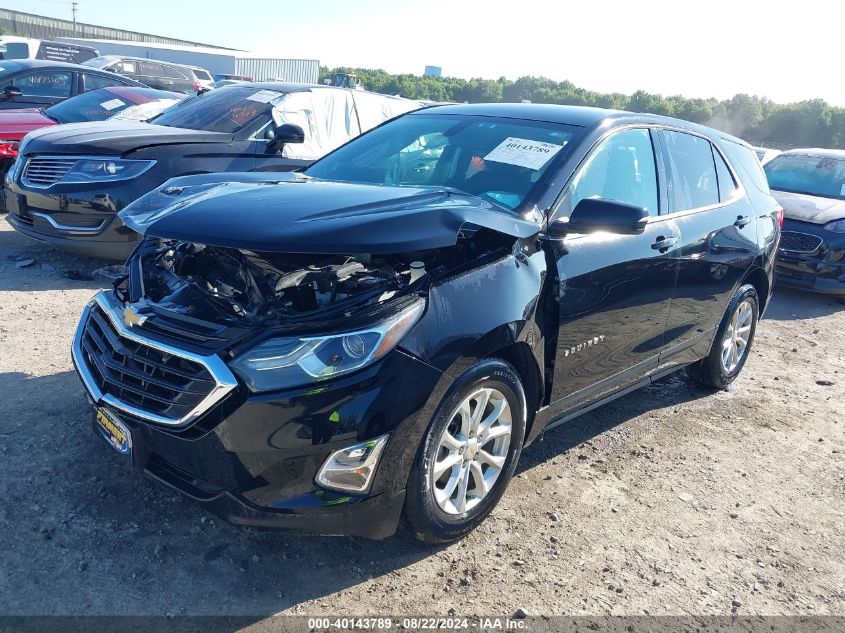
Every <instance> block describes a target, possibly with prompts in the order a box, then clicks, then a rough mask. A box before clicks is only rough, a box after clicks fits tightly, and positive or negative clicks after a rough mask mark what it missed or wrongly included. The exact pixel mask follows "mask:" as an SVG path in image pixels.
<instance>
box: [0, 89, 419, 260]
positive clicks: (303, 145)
mask: <svg viewBox="0 0 845 633" xmlns="http://www.w3.org/2000/svg"><path fill="white" fill-rule="evenodd" d="M419 106H420V104H419V102H416V101H409V100H407V99H400V98H397V97H388V96H384V95H376V94H373V93H367V92H363V91H352V90H347V89H343V88H330V87H327V86H307V85H300V84H273V83H254V84H239V85H237V86H226V87H223V88H220V89H218V90H213V91H210V92H208V93H205V94H203V95H200V96H197V97H193V98H191V99H187V100H185V101H183V102H181V103H180V104H178V105H176V106H174V107H172V108H170V109H169V110H167V111H166V112H164V113H163V114H161V115H160V116H158V117H156V118H154V119H152V120H151V121H150V122H149V123H131V122H126V123H121V124H120V125H115V124H113V123H80V124H75V125H64V126H61V127H57V128H55V129H47V130H41V131H36V132H33V133H31V134H29V135H28V136H27V137H26V139H25V140H24V142H23V143H22V144H21V147H20V150H19V151H20V154H19V157H18V160H17V162H16V166H17V168H12V169H10V170H9V173H8V174H7V176H6V181H5V182H6V187H7V196H6V206H7V208H8V210H9V211H10V215H9V216H8V218H7V219H8V221H9V222H10V223H11V224H12V226H14V227H15V228H16V229H17V230H18V231H20V232H21V233H23V234H25V235H27V236H29V237H32V238H35V239H38V240H41V241H44V242H47V243H49V244H52V245H53V246H56V247H57V248H62V249H64V250H68V251H71V252H76V253H82V254H86V255H97V256H100V257H106V258H111V259H119V260H125V259H126V257H127V256H128V255H129V253H130V252H131V251H132V249H133V248H134V247H135V244H136V243H137V241H138V240H139V236H138V235H137V234H136V233H134V232H133V231H131V230H130V229H128V228H127V227H126V226H124V225H123V223H122V222H120V221H119V220H118V219H117V218H116V216H115V211H120V210H121V209H122V208H123V207H125V206H126V205H127V204H129V203H130V202H132V201H133V200H135V199H136V198H138V197H140V196H141V195H143V194H145V193H147V192H149V191H150V190H152V189H154V188H155V187H157V186H159V185H160V184H161V183H163V182H164V181H165V180H167V179H168V178H171V177H173V176H180V175H183V174H192V173H193V174H196V173H214V172H225V171H289V170H293V169H298V168H300V167H304V166H306V165H309V164H310V163H311V162H312V161H313V160H314V159H316V158H319V157H320V156H323V155H324V154H326V153H327V152H329V151H330V150H332V149H334V148H336V147H337V146H339V145H341V144H342V143H345V142H346V141H348V140H349V139H350V138H352V137H354V136H357V135H358V134H359V133H360V132H361V129H364V130H366V129H369V128H371V127H374V126H375V125H377V124H379V123H382V122H383V121H384V120H385V119H386V118H388V117H390V116H393V115H396V114H400V113H403V112H407V111H408V110H410V109H413V108H417V107H419ZM303 130H308V131H307V133H306V132H304V131H303ZM103 196H108V198H109V200H110V201H111V202H112V206H111V207H110V208H108V209H104V208H103V207H102V205H100V204H98V203H97V204H94V203H95V202H97V201H99V200H100V199H101V198H102V197H103ZM233 213H237V211H236V210H233Z"/></svg>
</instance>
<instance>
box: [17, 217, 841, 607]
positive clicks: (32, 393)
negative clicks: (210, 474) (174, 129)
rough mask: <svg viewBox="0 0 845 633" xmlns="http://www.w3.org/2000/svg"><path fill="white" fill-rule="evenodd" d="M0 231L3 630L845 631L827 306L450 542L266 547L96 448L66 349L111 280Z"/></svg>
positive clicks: (589, 418)
mask: <svg viewBox="0 0 845 633" xmlns="http://www.w3.org/2000/svg"><path fill="white" fill-rule="evenodd" d="M2 225H3V226H2V228H0V396H2V397H0V498H2V502H1V503H0V543H2V546H1V547H0V596H2V599H0V615H10V614H17V615H23V614H56V615H61V614H105V613H112V614H154V615H164V614H177V615H178V614H229V615H248V616H255V618H256V621H260V620H261V619H262V618H263V617H264V616H266V615H268V614H273V613H279V612H283V613H307V614H312V615H320V614H329V613H331V614H345V615H348V614H358V615H376V614H380V613H381V614H384V613H393V614H402V613H428V614H441V615H446V614H447V613H449V612H450V610H451V609H454V610H455V612H457V613H459V614H468V615H471V614H489V613H497V614H511V613H514V612H515V611H516V610H517V609H519V608H522V609H525V610H526V611H528V612H529V613H533V614H538V613H545V614H573V615H575V614H583V615H604V614H644V613H647V614H702V615H705V614H706V615H730V614H732V613H736V614H739V615H749V614H765V615H775V614H790V615H792V614H845V557H844V556H843V554H845V468H843V466H845V458H843V453H842V451H843V450H844V449H845V435H843V427H845V415H843V410H844V409H845V305H842V304H840V303H837V302H836V301H834V300H832V299H828V298H824V297H818V296H811V295H805V294H799V293H792V292H788V291H780V292H778V293H777V294H776V296H775V298H774V300H773V303H772V305H771V307H770V308H769V312H768V315H767V317H768V318H767V319H766V320H765V321H763V322H762V323H761V326H760V328H759V329H758V333H757V340H756V342H755V345H754V348H753V350H752V357H751V358H750V359H749V362H748V364H747V365H746V368H745V371H744V373H743V375H742V377H741V378H740V379H739V380H738V381H737V382H736V383H734V385H733V386H732V387H731V388H730V389H729V390H728V391H722V392H718V393H712V392H708V391H705V390H703V389H700V388H698V387H697V386H695V385H693V384H692V383H691V382H690V381H688V380H687V379H686V378H685V377H684V376H683V375H676V376H673V377H670V378H668V379H665V380H663V381H662V382H660V383H658V384H656V385H654V386H652V387H650V388H647V389H645V390H642V391H640V392H637V393H634V394H631V395H628V396H626V397H624V398H621V399H619V400H617V401H616V402H614V403H613V404H611V405H608V406H605V407H602V408H600V409H599V410H597V411H594V412H593V413H591V414H588V415H586V416H584V417H582V418H580V419H578V420H575V421H573V422H572V423H570V424H568V425H564V426H563V427H560V428H558V429H556V430H554V431H551V432H549V433H548V434H547V435H546V437H545V440H544V441H542V442H539V443H537V444H535V445H534V446H533V447H532V448H530V449H529V450H528V451H527V452H526V453H525V454H524V455H523V460H522V464H521V468H520V471H519V475H518V476H517V478H516V479H514V481H513V482H512V483H511V486H510V488H509V489H508V492H507V494H506V495H505V497H504V499H503V500H502V503H500V504H499V507H498V508H497V509H496V510H495V511H494V512H493V514H492V515H491V516H490V517H489V518H488V519H487V521H486V522H485V523H484V524H483V525H482V526H481V527H480V528H479V529H478V530H477V531H476V532H474V533H473V534H472V535H470V536H469V537H468V538H466V539H464V540H463V541H461V542H459V543H456V544H454V545H451V546H449V547H444V548H426V547H423V546H420V545H418V544H417V543H415V542H414V541H412V540H410V539H409V538H407V537H403V536H399V537H395V538H392V539H389V540H387V541H384V542H380V543H374V542H369V541H364V540H356V539H347V538H320V537H307V536H291V535H285V534H269V533H255V532H244V531H240V530H238V529H236V528H233V527H231V526H228V525H226V524H224V523H222V522H221V521H219V520H217V519H215V518H213V517H212V516H210V515H206V514H205V513H204V512H202V511H201V510H199V509H198V508H197V507H195V506H194V505H192V504H191V503H190V502H188V501H185V500H183V499H181V498H180V497H179V496H178V495H176V494H175V493H173V492H171V491H169V490H168V489H166V488H164V487H162V486H160V485H158V484H156V483H154V482H152V481H148V480H145V479H144V478H143V477H141V476H140V475H138V474H136V473H133V472H131V471H130V470H128V469H127V468H125V467H124V466H123V465H122V460H121V459H120V458H119V456H118V455H117V454H115V453H113V452H112V451H110V449H108V448H107V447H106V446H105V444H104V442H102V440H100V439H99V438H97V437H95V436H94V434H93V433H92V432H91V430H90V427H89V424H90V411H89V408H88V405H87V402H86V399H85V396H84V394H83V391H82V387H81V385H80V384H79V382H78V380H77V378H76V375H75V374H74V373H73V370H72V367H71V362H70V357H69V347H70V342H71V338H72V335H73V332H74V328H75V326H76V322H77V318H78V316H79V314H80V311H81V309H82V306H83V304H84V302H85V301H86V300H87V299H88V298H89V297H90V296H91V295H92V294H93V292H94V291H95V289H96V288H97V287H99V286H100V285H106V282H105V281H104V280H101V279H98V278H93V279H91V278H90V276H89V277H88V278H87V279H86V275H85V274H82V275H79V274H78V273H79V272H82V273H91V272H92V271H93V270H94V269H96V268H98V267H100V266H102V265H103V263H104V262H96V261H93V260H86V259H82V258H75V257H71V256H67V255H59V254H57V253H55V252H53V251H51V250H49V249H47V248H46V247H43V246H39V245H36V244H34V243H31V242H29V241H26V240H25V239H24V238H22V237H21V236H19V235H17V234H16V233H15V232H14V231H12V230H11V229H10V228H9V227H8V225H6V223H5V222H3V223H2ZM19 257H27V258H31V259H33V260H35V261H34V263H33V264H32V265H30V266H28V267H18V265H17V264H18V263H19V262H17V261H16V260H17V258H19ZM20 263H22V262H20ZM67 271H72V273H71V277H76V279H70V278H68V277H67V275H66V272H67Z"/></svg>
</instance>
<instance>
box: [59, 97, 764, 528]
mask: <svg viewBox="0 0 845 633" xmlns="http://www.w3.org/2000/svg"><path fill="white" fill-rule="evenodd" d="M232 209H236V210H237V213H231V212H230V210H232ZM780 213H781V211H780V208H779V206H778V204H777V202H776V201H775V200H774V199H773V198H772V196H771V195H770V193H769V189H768V185H767V183H766V179H765V176H764V174H763V172H762V170H761V168H760V164H759V163H758V161H757V158H756V157H755V155H754V152H753V151H752V149H751V148H750V147H749V146H748V145H746V144H745V143H744V142H742V141H740V140H738V139H736V138H733V137H731V136H727V135H725V134H722V133H720V132H716V131H714V130H711V129H708V128H704V127H700V126H696V125H692V124H688V123H685V122H682V121H678V120H674V119H669V118H663V117H656V116H649V115H639V114H632V113H627V112H612V111H607V110H599V109H589V108H576V107H563V106H543V105H504V104H501V105H499V104H495V105H493V104H491V105H448V106H439V107H434V108H429V109H425V110H420V111H418V112H415V113H412V114H407V115H405V116H402V117H400V118H398V119H394V120H393V121H390V122H388V123H386V124H384V125H382V126H381V127H378V128H376V129H375V130H373V131H371V132H369V133H367V134H365V135H363V136H361V137H360V138H358V139H356V140H353V141H351V142H349V143H348V144H346V145H344V146H343V147H341V148H340V149H338V150H336V151H335V152H333V153H331V154H329V155H328V156H326V157H325V158H323V159H321V160H319V161H317V162H316V163H314V164H313V165H312V166H311V167H309V168H307V169H306V170H304V172H303V173H301V174H291V173H288V174H273V175H261V174H245V175H238V174H214V175H204V176H186V177H182V178H176V179H173V180H170V181H169V182H168V183H166V184H165V185H164V186H162V187H161V188H159V189H158V190H156V191H153V192H151V193H150V194H148V195H146V196H145V197H143V198H141V199H139V200H138V201H136V202H135V203H134V204H132V205H130V206H129V207H127V208H126V209H125V210H124V211H123V212H122V213H121V217H122V219H123V221H124V222H125V223H126V224H127V225H128V226H130V227H132V228H133V229H134V230H136V231H138V232H140V233H142V234H144V235H145V236H146V238H145V240H144V241H143V242H141V244H140V245H139V246H138V248H137V250H136V251H135V252H134V253H133V255H132V256H131V257H130V259H129V261H128V262H127V266H128V276H127V277H126V278H125V279H122V280H120V281H118V282H117V284H116V285H115V287H114V288H113V289H112V290H108V291H103V292H101V293H99V294H98V295H97V296H96V297H95V298H94V299H93V300H92V301H91V303H90V304H89V305H88V306H87V307H86V309H85V312H84V314H83V315H82V319H81V321H80V324H79V328H78V331H77V334H76V337H75V341H74V344H73V359H74V363H75V366H76V368H77V371H78V372H79V375H80V377H81V378H82V381H83V383H84V385H85V388H86V390H87V392H88V395H89V396H90V398H91V400H92V401H93V403H94V404H95V406H96V411H95V415H94V427H95V429H96V431H97V432H98V433H100V434H101V435H102V436H103V437H104V438H105V439H106V440H107V442H108V443H109V444H110V445H111V446H112V447H114V448H115V449H116V450H118V451H119V452H120V453H123V454H125V455H126V458H127V459H128V460H132V462H133V464H134V465H135V467H137V468H139V469H143V470H144V471H146V472H147V473H148V474H149V475H151V476H152V477H154V478H156V479H158V480H160V481H162V482H164V483H166V484H168V485H170V486H172V487H174V488H175V489H177V490H179V491H181V492H182V493H184V494H186V495H188V496H189V497H191V498H193V499H195V500H197V501H199V502H200V503H201V504H202V505H204V506H205V507H206V508H208V509H210V510H212V511H213V512H216V513H219V514H220V515H222V516H223V517H225V518H226V519H228V520H229V521H232V522H234V523H238V524H241V525H249V526H263V527H276V528H287V529H294V530H305V531H314V532H322V533H331V534H337V533H345V534H356V535H364V536H369V537H374V538H383V537H386V536H389V535H390V534H393V533H394V531H395V530H396V527H397V524H398V522H399V520H400V517H401V516H402V515H403V514H404V516H405V518H406V520H407V523H408V525H409V526H410V528H411V529H412V531H413V532H414V533H415V534H416V536H417V537H418V538H420V539H422V540H424V541H427V542H448V541H451V540H454V539H457V538H460V537H461V536H463V535H465V534H466V533H467V532H468V531H470V530H471V529H472V528H473V527H474V526H476V525H478V524H479V522H481V521H482V519H483V518H484V517H485V516H486V515H487V513H489V512H490V510H491V509H492V508H493V506H494V505H495V504H496V502H497V501H498V500H499V498H500V497H501V496H502V494H503V493H504V492H505V488H506V486H507V484H508V481H509V480H510V478H511V476H512V474H513V472H514V469H515V468H516V465H517V461H518V460H519V457H520V453H521V451H522V449H523V447H525V446H527V445H528V444H530V443H531V442H533V441H534V440H536V439H537V438H538V437H539V436H541V435H542V433H543V432H544V430H547V429H549V428H550V427H552V426H555V425H556V424H560V423H562V422H565V421H567V420H569V419H571V418H573V417H574V416H576V415H578V414H579V413H582V412H584V411H586V410H588V409H592V408H594V407H596V406H597V405H599V404H602V403H605V402H608V401H609V400H612V399H613V398H615V397H617V396H619V395H622V394H624V393H626V392H628V391H630V390H631V389H633V388H635V387H639V386H643V385H647V384H649V383H651V382H652V381H654V380H656V379H658V378H660V377H662V376H665V375H666V374H668V373H670V372H673V371H675V370H677V369H680V368H682V367H688V368H689V371H690V373H691V374H692V376H693V377H694V378H695V379H696V380H698V381H700V382H701V383H704V384H706V385H710V386H712V387H716V388H720V387H724V386H725V385H727V384H729V383H730V382H731V381H733V380H734V379H735V378H736V376H737V375H738V374H739V372H740V371H741V370H742V367H743V365H744V363H745V361H746V359H747V358H748V356H749V349H750V347H751V344H752V341H753V338H754V331H755V327H756V325H757V321H758V319H759V318H760V316H761V314H762V313H763V310H764V309H765V307H766V304H767V303H768V301H769V297H770V292H771V288H772V267H773V263H774V257H775V253H776V250H777V243H778V239H779V232H780V228H779V223H780V221H781V215H780Z"/></svg>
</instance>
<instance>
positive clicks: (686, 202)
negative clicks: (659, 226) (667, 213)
mask: <svg viewBox="0 0 845 633" xmlns="http://www.w3.org/2000/svg"><path fill="white" fill-rule="evenodd" d="M664 138H665V139H666V149H667V151H668V158H669V166H670V169H671V175H670V186H669V194H670V198H671V199H672V200H673V206H672V210H673V211H686V210H687V209H697V208H699V207H706V206H710V205H713V204H718V203H719V185H718V181H717V179H716V165H715V163H714V162H713V150H712V149H711V148H710V141H708V140H707V139H704V138H702V137H700V136H694V135H693V134H686V133H684V132H670V131H666V132H664Z"/></svg>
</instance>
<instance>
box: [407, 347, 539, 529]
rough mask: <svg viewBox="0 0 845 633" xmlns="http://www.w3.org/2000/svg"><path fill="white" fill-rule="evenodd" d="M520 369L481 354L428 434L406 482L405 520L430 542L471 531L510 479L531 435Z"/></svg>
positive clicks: (450, 394)
mask: <svg viewBox="0 0 845 633" xmlns="http://www.w3.org/2000/svg"><path fill="white" fill-rule="evenodd" d="M525 413H526V412H525V396H524V393H523V389H522V384H521V382H520V380H519V376H518V374H517V373H516V370H515V369H514V368H513V367H512V366H511V365H509V364H508V363H506V362H504V361H501V360H498V359H487V360H483V361H481V362H479V363H477V364H476V365H474V366H473V367H471V368H470V369H469V370H467V371H466V372H465V373H464V374H463V375H462V376H461V377H459V378H458V380H457V381H456V382H455V384H454V385H453V387H452V388H451V390H450V391H449V393H448V394H447V395H446V397H445V398H444V400H443V401H442V402H441V403H440V406H439V407H438V409H437V412H436V413H435V414H434V417H433V419H432V421H431V424H430V425H429V428H428V431H427V433H426V435H425V437H424V438H423V442H422V445H421V446H420V449H419V451H418V453H417V458H416V460H415V462H414V466H413V469H412V471H411V476H410V480H409V482H408V496H407V500H406V504H405V519H406V521H407V523H408V525H409V527H410V528H411V530H412V531H413V533H414V535H415V536H416V537H417V538H418V539H419V540H421V541H424V542H426V543H448V542H450V541H454V540H457V539H459V538H461V537H463V536H464V535H466V534H467V533H468V532H470V531H472V530H473V529H474V528H475V527H476V526H477V525H478V524H479V523H481V521H483V520H484V518H485V517H486V516H487V515H488V514H489V513H490V511H491V510H492V509H493V507H494V506H495V505H496V503H497V502H498V501H499V499H500V498H501V496H502V494H503V493H504V491H505V488H506V487H507V485H508V482H509V481H510V479H511V477H512V476H513V472H514V470H515V469H516V464H517V462H518V461H519V455H520V452H521V450H522V442H523V440H524V438H525V419H526V415H525Z"/></svg>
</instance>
